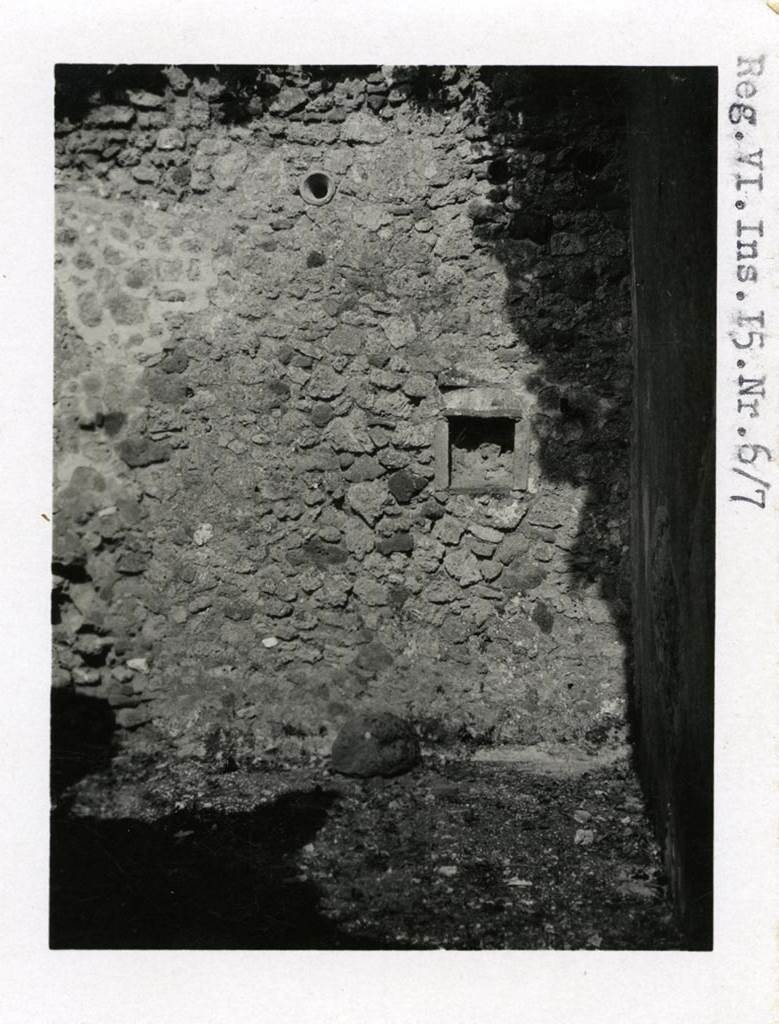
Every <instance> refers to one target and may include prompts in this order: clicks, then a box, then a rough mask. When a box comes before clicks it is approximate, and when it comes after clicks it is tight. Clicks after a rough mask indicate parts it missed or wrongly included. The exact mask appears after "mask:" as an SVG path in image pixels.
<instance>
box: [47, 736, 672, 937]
mask: <svg viewBox="0 0 779 1024" xmlns="http://www.w3.org/2000/svg"><path fill="white" fill-rule="evenodd" d="M52 837H53V840H52V849H53V873H52V879H53V882H52V945H53V946H55V947H59V948H63V947H65V948H67V947H69V946H70V947H74V948H89V947H90V946H92V947H96V948H100V947H101V944H108V945H113V946H115V947H118V948H122V946H125V947H126V948H143V947H146V948H176V947H182V948H302V949H305V948H342V949H348V948H355V949H358V948H373V949H438V948H444V949H544V948H548V949H679V948H684V943H683V939H682V937H681V936H680V934H679V932H678V931H677V929H676V928H675V926H674V923H673V920H672V913H671V908H670V904H669V902H668V896H667V892H666V888H665V884H664V879H663V875H662V870H661V864H660V854H659V850H658V848H657V845H656V844H655V842H654V840H653V838H652V836H651V832H650V828H649V824H648V822H647V819H646V817H645V815H644V810H643V805H642V801H641V795H640V791H639V789H638V784H637V782H636V779H635V776H634V774H633V772H632V769H631V768H630V766H629V764H628V762H621V763H617V764H612V765H609V766H608V767H604V766H602V765H598V764H597V763H596V764H595V766H594V768H593V770H592V771H589V772H588V771H574V772H570V773H565V772H564V771H558V772H548V771H547V772H546V773H544V774H540V773H538V772H537V771H533V770H529V769H528V768H527V766H525V765H523V764H521V763H520V764H517V763H511V761H506V762H505V763H485V762H483V761H475V760H473V759H468V758H466V757H457V758H452V759H450V758H449V757H445V756H442V755H439V754H435V753H430V752H428V754H427V756H426V757H425V758H424V760H423V763H422V765H421V766H420V767H418V768H416V769H415V770H413V771H411V772H409V773H407V774H405V775H401V776H397V777H395V778H372V779H367V780H362V779H356V778H345V777H344V776H342V775H336V774H334V773H331V771H330V768H329V765H328V764H327V762H326V761H325V760H323V759H312V760H311V761H310V762H309V763H307V764H291V763H286V764H285V763H275V764H274V763H270V762H269V763H266V764H262V765H258V766H256V767H255V768H254V769H253V770H251V771H250V770H244V769H239V770H236V771H232V772H227V773H221V774H216V773H214V774H206V773H204V771H203V768H202V766H200V765H195V764H194V763H189V764H187V763H182V762H180V761H171V762H170V763H164V762H160V761H155V762H152V761H146V762H143V763H139V761H138V758H137V757H136V758H129V757H127V758H125V759H123V758H122V757H119V758H117V759H115V760H114V762H113V766H112V768H111V770H110V771H107V772H101V773H98V774H95V775H92V776H88V777H87V778H85V779H83V780H82V781H81V782H80V783H79V784H78V785H77V786H75V787H74V788H73V789H72V790H71V791H70V793H69V794H67V795H66V797H65V798H64V799H63V800H62V801H61V802H60V804H59V805H58V806H57V807H56V808H55V810H54V813H53V826H52ZM147 904H148V906H147Z"/></svg>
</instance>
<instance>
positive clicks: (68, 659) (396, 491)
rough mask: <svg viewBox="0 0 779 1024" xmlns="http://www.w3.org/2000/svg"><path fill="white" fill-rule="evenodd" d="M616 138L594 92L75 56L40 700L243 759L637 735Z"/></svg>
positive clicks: (66, 103)
mask: <svg viewBox="0 0 779 1024" xmlns="http://www.w3.org/2000/svg"><path fill="white" fill-rule="evenodd" d="M623 136H624V128H623V125H622V120H621V97H620V95H619V92H618V90H617V86H616V79H614V78H613V77H612V76H610V75H608V74H604V73H599V72H596V71H587V70H582V71H578V72H569V73H567V74H566V73H560V72H551V71H544V70H542V69H536V70H532V69H528V70H525V71H513V72H511V71H505V70H497V69H465V68H446V69H443V68H435V69H404V68H308V69H306V68H263V69H257V68H251V69H247V68H241V69H236V68H221V69H215V68H167V69H164V71H163V70H162V69H160V68H113V69H109V68H94V67H93V68H89V69H81V70H78V69H72V68H67V67H60V68H59V69H58V121H57V136H56V140H57V164H58V190H57V244H56V263H57V266H56V280H57V316H56V323H57V345H56V381H55V392H56V394H55V398H56V412H55V422H56V438H55V443H56V479H55V540H54V548H55V550H54V571H55V592H54V622H55V625H54V639H55V670H54V679H55V684H56V685H57V686H62V687H73V688H75V689H76V690H77V691H78V692H82V693H88V694H94V695H96V696H100V697H104V698H107V699H108V701H109V702H110V703H111V705H113V707H114V708H115V709H116V711H117V721H118V723H119V724H120V725H121V726H122V727H123V728H124V729H125V730H129V731H131V734H132V739H133V742H135V743H141V742H142V741H146V742H148V743H149V744H150V745H151V747H154V746H155V745H159V744H162V743H164V744H169V745H172V746H173V747H175V749H176V750H178V751H179V752H180V753H181V754H182V755H184V754H189V755H197V754H199V755H204V756H211V757H218V758H228V759H229V758H232V759H234V760H240V759H241V758H245V757H251V756H253V755H257V754H263V753H267V752H271V751H280V752H287V753H294V752H295V751H297V750H313V751H317V750H324V749H327V748H329V745H330V743H331V742H332V738H333V735H334V732H335V730H336V729H337V728H338V726H339V725H340V723H341V722H342V721H343V720H344V717H345V716H346V715H347V714H348V712H349V711H350V710H352V709H356V708H360V707H362V706H365V705H376V704H381V705H382V706H386V707H389V708H391V709H394V710H396V711H399V712H401V713H403V714H407V715H409V716H410V717H411V718H412V719H413V720H414V721H415V722H416V723H417V726H418V728H419V730H420V732H421V733H422V735H423V737H425V738H427V739H428V740H430V741H440V742H446V741H452V740H456V739H459V740H472V741H478V742H493V743H500V742H531V743H532V742H556V741H560V742H577V743H589V744H591V745H596V746H597V745H600V744H603V743H609V742H614V741H615V740H618V739H620V738H621V737H623V735H624V725H625V704H626V701H625V664H624V662H625V657H626V642H625V623H626V620H627V616H628V601H627V598H626V589H627V588H626V586H625V576H626V566H627V557H626V556H627V525H626V524H627V515H628V507H627V495H628V467H627V449H628V417H629V399H628V395H629V389H630V355H629V352H630V292H629V278H628V275H629V263H628V253H627V241H626V237H627V211H626V187H625V169H624V152H623V148H624V147H623ZM312 174H313V175H314V178H313V179H312V178H310V177H309V176H310V175H312ZM306 181H307V183H306Z"/></svg>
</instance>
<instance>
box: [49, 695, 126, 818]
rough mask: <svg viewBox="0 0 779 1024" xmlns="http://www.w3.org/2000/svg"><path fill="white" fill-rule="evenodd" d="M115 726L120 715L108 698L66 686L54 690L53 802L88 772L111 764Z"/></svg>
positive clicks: (52, 730)
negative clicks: (76, 690) (100, 697)
mask: <svg viewBox="0 0 779 1024" xmlns="http://www.w3.org/2000/svg"><path fill="white" fill-rule="evenodd" d="M115 728H116V717H115V715H114V712H113V711H112V710H111V706H110V705H109V703H108V701H106V700H98V699H97V698H96V697H85V696H83V695H81V694H78V693H75V692H74V691H73V690H71V689H66V688H63V689H57V690H52V691H51V754H50V757H51V760H50V792H51V799H52V803H55V804H56V803H57V801H58V800H59V798H60V797H61V796H62V795H63V794H64V792H65V790H66V789H68V787H70V786H72V785H74V784H75V783H76V782H78V781H79V780H80V779H82V778H84V776H85V775H90V774H92V773H93V772H99V771H103V770H105V769H106V768H108V767H109V766H110V764H111V758H112V757H113V754H114V730H115Z"/></svg>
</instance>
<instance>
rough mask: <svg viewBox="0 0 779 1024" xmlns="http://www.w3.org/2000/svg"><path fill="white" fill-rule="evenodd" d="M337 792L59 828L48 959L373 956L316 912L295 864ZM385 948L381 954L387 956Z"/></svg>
mask: <svg viewBox="0 0 779 1024" xmlns="http://www.w3.org/2000/svg"><path fill="white" fill-rule="evenodd" d="M335 799H336V794H335V793H333V792H329V791H320V792H313V793H312V792H299V793H288V794H285V795H284V796H282V797H280V798H279V799H278V800H276V801H275V802H274V803H273V804H271V805H269V806H267V807H262V808H260V809H257V810H254V811H251V812H247V813H242V814H219V813H216V812H200V813H198V814H192V813H180V814H175V815H170V816H169V817H166V818H162V819H160V820H159V821H155V822H151V823H146V822H141V821H137V820H131V819H97V818H79V817H74V816H69V815H67V814H56V813H55V815H54V816H53V820H52V873H51V901H50V946H51V948H52V949H95V948H97V949H111V948H119V949H339V948H341V949H345V948H349V949H361V948H364V949H367V948H379V947H377V946H375V945H374V946H372V947H371V945H370V943H368V942H367V941H366V942H364V943H363V942H361V940H359V939H355V938H354V937H351V936H349V937H346V936H343V935H342V934H341V933H340V932H339V930H338V928H337V927H336V926H335V925H334V924H333V923H332V922H331V921H328V920H327V918H325V917H324V916H323V915H322V914H321V913H320V912H319V910H318V908H317V904H318V899H319V892H318V889H317V887H316V886H315V885H314V884H313V883H312V882H310V881H308V880H305V879H302V878H301V877H300V869H299V867H298V866H297V865H296V864H295V863H294V854H295V853H296V851H297V850H299V849H300V847H302V846H303V845H304V844H305V843H306V842H309V841H310V840H312V839H313V838H314V836H315V835H316V833H317V832H318V831H319V829H320V828H321V827H322V826H323V825H324V823H325V818H326V814H327V810H328V808H329V807H330V806H331V804H332V803H333V801H334V800H335ZM382 948H383V947H382Z"/></svg>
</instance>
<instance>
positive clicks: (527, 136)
mask: <svg viewBox="0 0 779 1024" xmlns="http://www.w3.org/2000/svg"><path fill="white" fill-rule="evenodd" d="M406 70H407V72H408V74H409V75H410V76H411V83H412V94H413V96H414V97H415V99H416V102H417V104H418V105H419V106H420V107H421V108H423V109H425V108H427V109H438V110H442V109H447V107H449V108H450V102H449V100H448V98H447V97H448V86H447V85H446V83H445V81H444V78H445V75H444V71H443V69H441V68H421V69H411V68H409V69H406ZM623 76H624V72H622V71H620V70H616V69H599V68H568V69H566V68H515V69H506V68H483V69H482V71H481V76H480V77H481V81H482V82H483V83H484V84H485V85H486V86H487V87H488V89H487V91H486V93H485V100H484V101H483V102H484V103H485V108H486V109H485V112H484V115H483V117H482V124H483V141H484V143H486V144H487V145H488V146H489V147H490V148H491V150H492V154H493V155H492V158H491V161H490V163H489V169H488V176H489V180H490V183H491V185H492V188H491V191H490V193H489V197H488V198H489V201H488V202H486V203H483V204H480V205H475V206H474V208H473V209H472V211H471V212H472V217H473V221H474V229H473V230H474V234H475V236H476V237H477V238H478V240H479V243H480V244H481V245H482V246H484V247H487V248H488V249H490V250H491V253H492V255H493V256H494V257H495V258H496V259H497V260H498V261H499V262H500V263H501V264H502V266H503V269H504V271H505V274H506V282H507V283H506V291H505V313H506V316H507V318H508V320H509V322H510V323H511V325H512V327H513V329H514V332H515V334H516V337H517V349H516V351H514V352H511V353H507V354H506V357H505V358H506V359H507V360H512V361H513V360H517V359H525V360H527V361H528V362H529V363H531V364H532V365H533V366H534V367H535V369H534V371H533V372H532V374H531V375H530V377H529V378H528V380H527V384H528V386H529V388H530V390H531V391H532V392H533V393H534V394H535V396H536V402H537V405H536V410H535V412H534V414H533V417H532V428H533V434H534V438H535V444H536V461H537V463H538V468H539V472H540V475H541V477H542V478H543V479H544V480H545V481H546V482H547V483H551V484H552V485H558V486H560V487H562V488H566V487H572V488H577V489H579V488H584V489H586V501H585V504H584V506H583V508H582V511H581V516H580V521H579V528H578V532H577V535H576V538H575V541H574V543H573V545H572V547H571V548H570V550H568V552H567V555H566V563H567V565H566V571H567V574H568V577H569V592H570V593H571V594H574V595H587V594H592V595H593V596H595V595H597V596H599V597H601V598H603V599H605V601H606V602H607V604H608V606H609V610H610V613H611V616H612V619H613V621H614V623H615V625H616V626H617V628H618V629H619V632H620V635H621V638H622V640H623V642H624V644H625V650H626V662H627V663H626V675H627V677H628V681H629V680H630V661H631V635H632V630H631V610H630V585H631V584H630V556H629V496H630V443H631V442H630V438H631V397H632V396H631V389H632V335H631V294H630V288H631V284H630V253H629V245H628V238H629V228H630V218H629V193H628V180H627V152H626V117H625V103H626V99H625V89H624V77H623ZM607 728H608V727H607V726H604V729H605V730H607ZM588 738H591V739H593V740H595V741H596V742H597V741H599V740H600V739H603V738H604V737H598V736H591V737H588Z"/></svg>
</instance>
